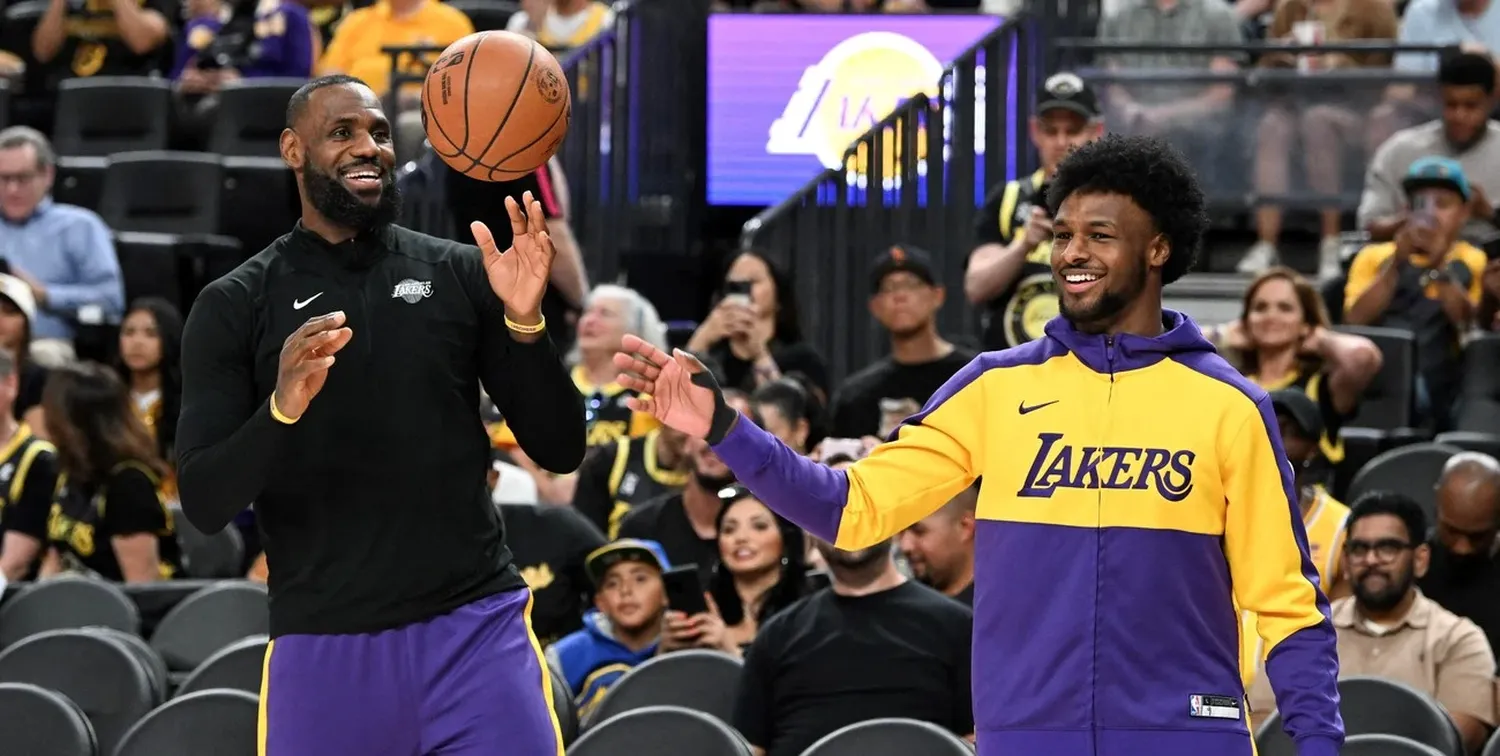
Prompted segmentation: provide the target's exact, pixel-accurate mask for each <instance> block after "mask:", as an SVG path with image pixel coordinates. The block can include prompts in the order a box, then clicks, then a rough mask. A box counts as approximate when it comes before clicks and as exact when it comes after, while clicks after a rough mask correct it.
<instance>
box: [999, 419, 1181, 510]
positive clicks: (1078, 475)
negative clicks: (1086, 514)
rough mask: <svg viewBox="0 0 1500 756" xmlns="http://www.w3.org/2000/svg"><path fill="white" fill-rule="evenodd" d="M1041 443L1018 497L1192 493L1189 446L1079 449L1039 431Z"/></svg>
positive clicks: (1170, 498) (1170, 497) (1057, 435)
mask: <svg viewBox="0 0 1500 756" xmlns="http://www.w3.org/2000/svg"><path fill="white" fill-rule="evenodd" d="M1037 440H1038V441H1040V442H1041V445H1040V446H1039V447H1038V448H1037V450H1036V456H1035V457H1034V458H1033V459H1032V460H1031V468H1030V469H1029V470H1028V471H1027V473H1026V481H1025V482H1024V483H1022V484H1021V489H1020V490H1019V491H1017V492H1016V496H1020V497H1026V498H1034V499H1035V498H1040V499H1049V498H1051V497H1052V494H1054V493H1056V491H1057V489H1059V488H1082V489H1089V490H1098V489H1101V488H1102V489H1106V490H1116V491H1123V490H1128V489H1135V490H1137V491H1147V490H1150V491H1153V492H1154V493H1156V494H1157V495H1158V496H1160V497H1161V498H1163V499H1166V500H1167V501H1182V500H1183V499H1186V498H1187V496H1188V494H1190V493H1192V492H1193V460H1194V459H1196V458H1197V455H1196V454H1194V453H1193V452H1192V451H1189V450H1187V449H1150V448H1140V447H1129V446H1104V447H1096V446H1084V447H1077V446H1074V445H1072V444H1069V443H1066V442H1064V441H1063V434H1061V433H1039V434H1037Z"/></svg>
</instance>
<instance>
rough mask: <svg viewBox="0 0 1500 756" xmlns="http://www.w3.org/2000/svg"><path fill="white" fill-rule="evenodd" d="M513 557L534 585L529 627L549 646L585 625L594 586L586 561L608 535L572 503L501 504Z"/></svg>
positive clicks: (523, 573)
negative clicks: (571, 505) (584, 620)
mask: <svg viewBox="0 0 1500 756" xmlns="http://www.w3.org/2000/svg"><path fill="white" fill-rule="evenodd" d="M499 510H500V519H501V520H502V521H503V522H504V523H505V534H506V538H507V539H508V540H507V542H508V543H509V544H510V552H511V558H512V560H513V561H514V562H515V565H516V568H517V569H519V570H520V571H521V577H522V578H523V579H524V580H525V581H526V585H527V587H529V588H531V595H532V604H531V628H532V631H533V632H535V633H536V637H537V639H538V640H539V641H541V643H542V645H544V646H545V645H547V644H549V643H552V642H553V641H555V640H557V639H558V638H561V637H562V636H564V635H567V634H568V633H571V632H573V631H575V630H578V629H579V628H580V627H582V622H583V614H584V608H585V607H584V603H583V601H584V597H585V596H587V595H588V594H589V592H590V591H591V590H592V588H593V585H592V583H591V582H590V580H589V576H588V572H587V569H586V562H587V560H588V556H589V554H591V553H593V552H594V551H595V550H596V549H598V548H600V547H602V546H604V544H605V543H607V541H606V540H605V538H604V534H603V533H601V532H599V529H598V528H596V527H594V525H593V524H592V523H590V522H589V521H588V520H587V519H586V518H584V516H583V515H581V514H579V513H578V512H576V511H574V510H573V509H572V508H571V507H554V506H548V505H546V504H536V503H532V504H501V505H499Z"/></svg>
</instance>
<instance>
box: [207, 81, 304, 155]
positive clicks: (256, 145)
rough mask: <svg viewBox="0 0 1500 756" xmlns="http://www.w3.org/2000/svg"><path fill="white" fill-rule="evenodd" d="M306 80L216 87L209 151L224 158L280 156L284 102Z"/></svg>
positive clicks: (284, 114) (284, 125)
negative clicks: (215, 105)
mask: <svg viewBox="0 0 1500 756" xmlns="http://www.w3.org/2000/svg"><path fill="white" fill-rule="evenodd" d="M306 83H307V80H305V79H276V78H268V79H240V80H238V81H234V82H230V83H229V84H226V85H224V86H223V87H221V88H220V89H219V105H218V108H217V109H216V110H215V111H214V123H213V128H212V130H211V132H210V134H209V138H208V151H209V152H214V153H218V154H220V155H224V156H226V157H229V156H234V157H266V158H279V157H280V155H281V132H282V131H283V130H284V129H285V128H286V104H287V101H288V100H290V99H291V98H292V93H293V92H296V91H297V88H298V87H300V86H302V85H303V84H306Z"/></svg>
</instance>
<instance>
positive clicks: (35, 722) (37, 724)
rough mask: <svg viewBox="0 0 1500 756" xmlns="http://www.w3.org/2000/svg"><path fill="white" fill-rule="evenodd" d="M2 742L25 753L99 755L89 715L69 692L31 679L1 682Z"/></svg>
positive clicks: (9, 750) (8, 748)
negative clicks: (87, 715) (47, 686)
mask: <svg viewBox="0 0 1500 756" xmlns="http://www.w3.org/2000/svg"><path fill="white" fill-rule="evenodd" d="M0 744H4V748H5V750H6V752H7V753H15V754H25V755H26V756H96V754H98V753H99V743H98V742H97V741H96V740H95V738H94V728H93V726H91V725H90V724H89V720H88V717H86V716H84V714H83V711H82V710H81V709H79V708H78V706H77V705H76V704H74V703H73V702H72V701H71V700H69V699H68V697H67V696H65V695H63V694H61V693H58V692H57V691H54V690H47V689H46V688H42V687H39V686H36V685H32V684H30V683H0Z"/></svg>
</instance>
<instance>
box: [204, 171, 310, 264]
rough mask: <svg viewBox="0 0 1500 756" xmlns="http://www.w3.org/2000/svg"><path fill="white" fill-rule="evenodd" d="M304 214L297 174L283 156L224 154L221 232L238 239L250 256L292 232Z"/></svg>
mask: <svg viewBox="0 0 1500 756" xmlns="http://www.w3.org/2000/svg"><path fill="white" fill-rule="evenodd" d="M301 214H302V203H301V200H300V199H299V198H298V197H297V180H296V177H295V176H294V175H293V174H292V169H290V168H288V167H286V163H283V162H281V158H256V157H226V158H224V198H223V200H222V201H221V202H220V203H219V216H220V221H219V233H222V234H224V235H225V236H229V237H233V238H235V239H238V240H239V242H240V245H241V247H242V248H243V250H244V255H245V256H246V257H249V256H251V255H254V254H255V253H257V252H259V251H261V250H263V249H265V248H266V247H268V246H270V244H271V242H273V241H276V240H277V239H278V238H280V237H281V235H282V234H286V233H289V232H291V230H292V227H293V226H295V225H296V224H297V219H298V218H299V217H300V216H301Z"/></svg>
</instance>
